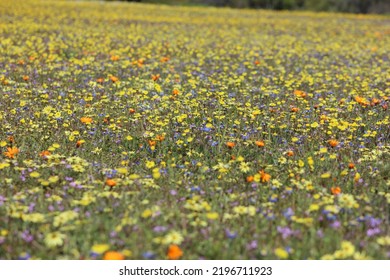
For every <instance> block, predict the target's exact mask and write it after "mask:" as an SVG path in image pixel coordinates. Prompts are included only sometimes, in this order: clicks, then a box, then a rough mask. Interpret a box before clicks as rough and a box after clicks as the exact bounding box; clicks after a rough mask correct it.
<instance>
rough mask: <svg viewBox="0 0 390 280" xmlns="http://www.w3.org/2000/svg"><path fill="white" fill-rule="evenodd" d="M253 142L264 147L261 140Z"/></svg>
mask: <svg viewBox="0 0 390 280" xmlns="http://www.w3.org/2000/svg"><path fill="white" fill-rule="evenodd" d="M255 144H256V146H257V147H264V145H265V143H264V141H262V140H259V141H256V142H255Z"/></svg>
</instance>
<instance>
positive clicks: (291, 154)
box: [286, 151, 294, 157]
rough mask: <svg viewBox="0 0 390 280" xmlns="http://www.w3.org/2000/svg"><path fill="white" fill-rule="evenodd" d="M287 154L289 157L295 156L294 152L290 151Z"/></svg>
mask: <svg viewBox="0 0 390 280" xmlns="http://www.w3.org/2000/svg"><path fill="white" fill-rule="evenodd" d="M286 154H287V156H289V157H292V156H293V155H294V152H293V151H288V152H287V153H286Z"/></svg>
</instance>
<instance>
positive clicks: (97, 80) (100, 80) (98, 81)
mask: <svg viewBox="0 0 390 280" xmlns="http://www.w3.org/2000/svg"><path fill="white" fill-rule="evenodd" d="M96 82H97V83H99V84H102V83H103V82H104V79H103V78H98V79H96Z"/></svg>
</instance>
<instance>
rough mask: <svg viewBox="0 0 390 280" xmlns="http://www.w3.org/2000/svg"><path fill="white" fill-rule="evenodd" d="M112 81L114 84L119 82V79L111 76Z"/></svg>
mask: <svg viewBox="0 0 390 280" xmlns="http://www.w3.org/2000/svg"><path fill="white" fill-rule="evenodd" d="M110 80H111V81H112V82H113V83H116V82H117V81H119V78H118V77H115V76H110Z"/></svg>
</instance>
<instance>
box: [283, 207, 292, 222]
mask: <svg viewBox="0 0 390 280" xmlns="http://www.w3.org/2000/svg"><path fill="white" fill-rule="evenodd" d="M283 216H284V217H285V218H286V219H288V220H290V218H291V217H292V216H294V210H292V209H291V207H289V208H287V209H286V210H285V211H284V212H283Z"/></svg>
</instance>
